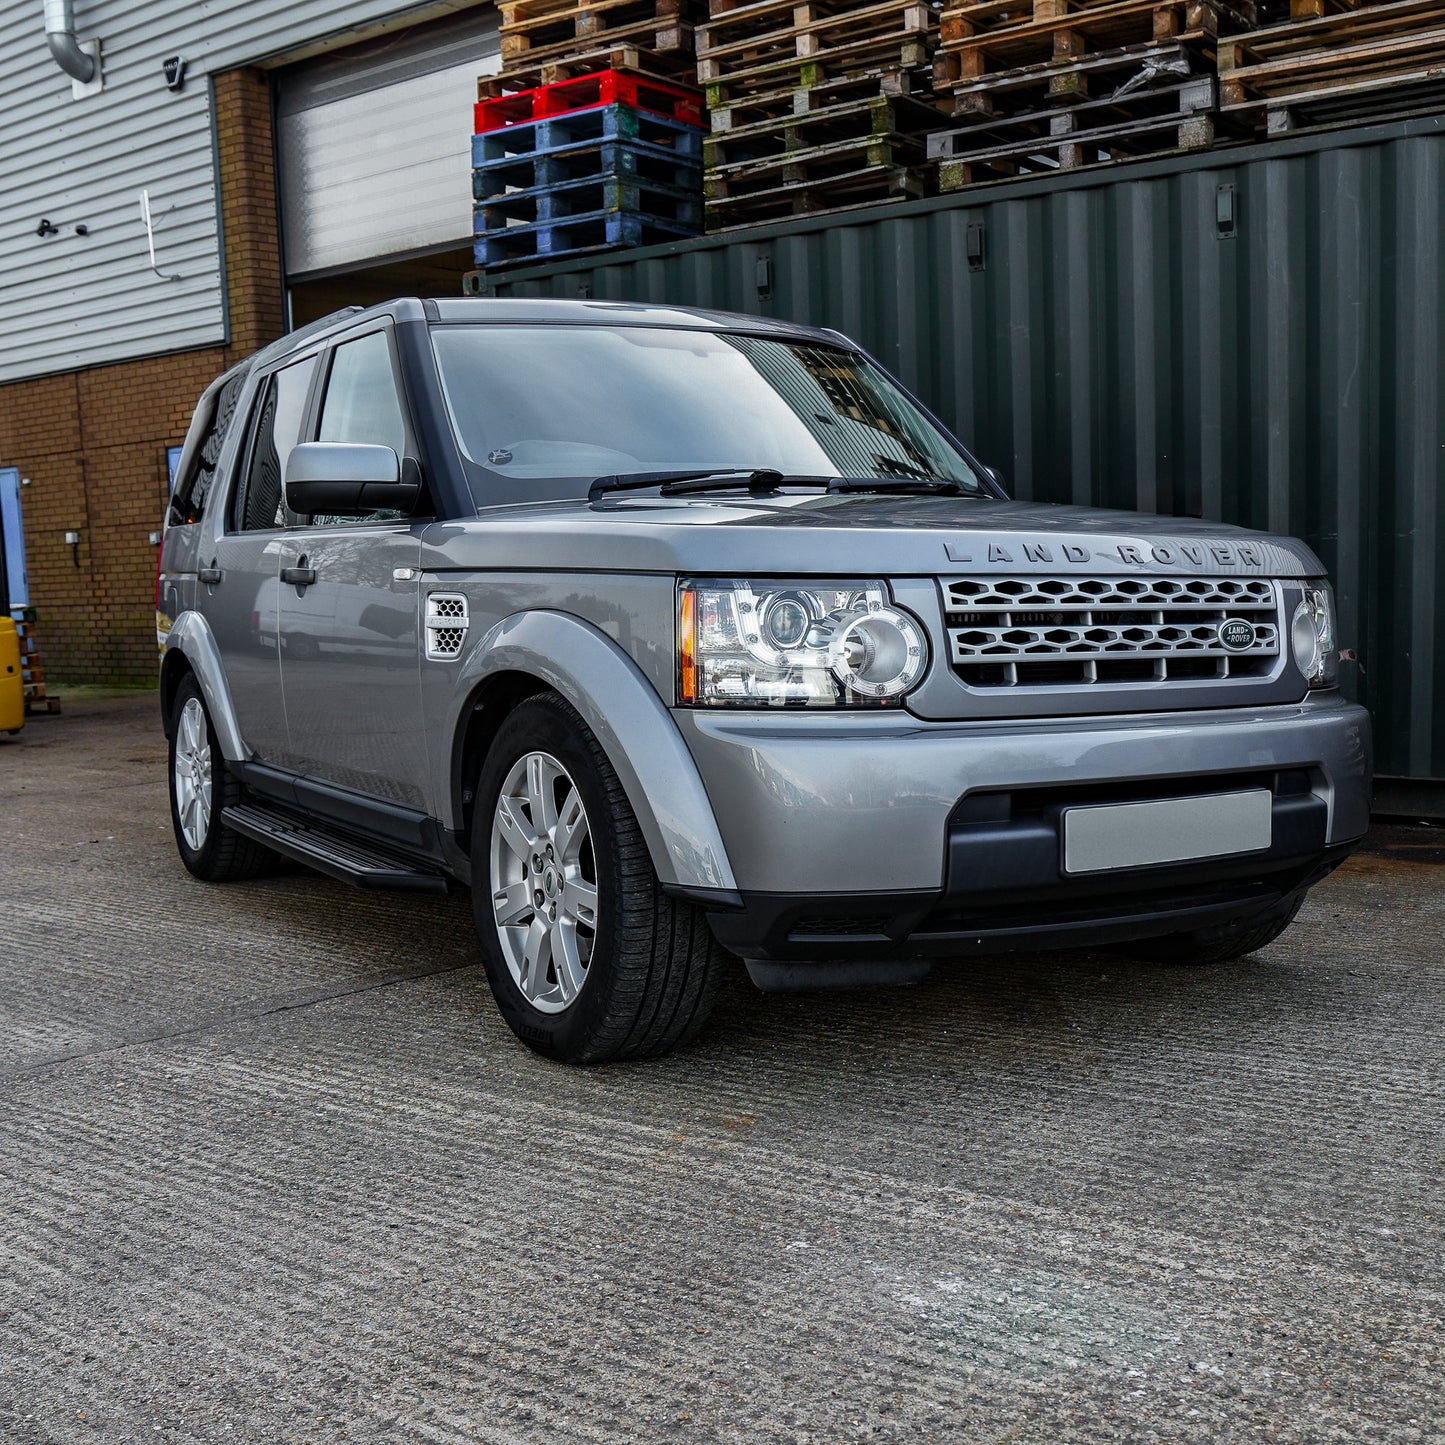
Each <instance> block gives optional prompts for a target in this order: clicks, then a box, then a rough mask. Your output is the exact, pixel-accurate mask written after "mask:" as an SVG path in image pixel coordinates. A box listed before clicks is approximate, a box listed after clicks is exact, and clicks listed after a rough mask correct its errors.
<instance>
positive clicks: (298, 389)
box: [196, 356, 316, 766]
mask: <svg viewBox="0 0 1445 1445" xmlns="http://www.w3.org/2000/svg"><path fill="white" fill-rule="evenodd" d="M315 370H316V357H315V356H311V357H307V358H305V359H304V360H301V361H297V362H293V363H292V364H291V365H289V366H285V367H282V368H280V369H279V370H277V371H274V372H272V373H271V374H270V375H268V376H265V377H263V378H262V379H261V381H260V384H259V385H258V387H257V389H256V392H255V400H254V404H253V406H252V409H251V414H250V417H249V424H248V430H247V432H246V435H245V439H244V444H243V447H242V449H241V451H240V453H239V454H238V456H239V461H238V465H237V467H236V482H235V485H234V486H233V487H232V489H231V492H230V495H229V496H228V497H227V499H226V510H225V513H224V516H223V518H222V520H221V526H220V528H219V531H218V533H216V534H213V541H212V545H211V547H210V548H209V549H203V554H202V555H201V556H200V557H198V558H197V562H198V564H199V565H198V568H197V585H196V594H197V596H196V605H197V608H198V609H199V610H200V612H201V613H202V614H203V615H204V617H205V619H206V621H207V622H208V623H209V624H210V628H211V632H212V634H213V635H214V637H215V639H216V645H217V647H218V648H219V649H220V653H221V661H222V663H223V664H224V667H225V672H226V680H227V683H228V684H229V686H230V690H231V701H232V705H233V706H234V708H235V712H236V721H237V723H238V724H239V726H240V730H241V737H242V739H243V741H244V742H245V743H246V745H247V746H248V747H249V748H250V749H251V750H252V751H253V752H254V753H255V754H256V756H257V757H258V758H260V759H262V760H264V761H266V762H271V763H276V764H278V765H281V766H285V764H286V762H287V732H286V713H285V710H284V707H283V704H282V697H281V664H280V659H279V657H278V655H277V653H278V648H277V622H278V614H277V571H278V569H279V567H280V565H281V557H282V550H283V549H282V540H281V539H282V536H283V524H284V522H285V517H284V514H283V511H282V504H281V475H282V469H283V468H284V466H285V464H286V458H287V456H288V455H289V454H290V451H291V448H292V447H293V446H295V445H296V442H297V439H298V437H299V436H300V434H301V428H302V426H303V424H304V421H305V418H306V409H307V398H308V393H309V391H310V388H311V382H312V378H313V377H314V375H315ZM207 550H208V551H209V552H210V555H209V556H206V555H204V551H207Z"/></svg>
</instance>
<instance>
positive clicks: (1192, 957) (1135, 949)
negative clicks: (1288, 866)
mask: <svg viewBox="0 0 1445 1445" xmlns="http://www.w3.org/2000/svg"><path fill="white" fill-rule="evenodd" d="M1304 901H1305V896H1304V894H1303V893H1297V894H1295V896H1294V897H1293V898H1289V899H1286V900H1285V902H1284V903H1282V904H1281V905H1280V906H1279V907H1278V908H1276V909H1273V910H1272V911H1271V912H1269V913H1267V914H1266V915H1265V916H1264V917H1263V918H1252V919H1250V920H1249V921H1248V922H1246V923H1230V924H1225V925H1223V926H1222V927H1219V928H1200V929H1196V930H1195V931H1194V932H1192V933H1166V934H1165V935H1164V936H1163V937H1162V938H1142V939H1140V940H1139V941H1138V942H1137V943H1130V944H1125V945H1124V946H1122V947H1121V948H1120V950H1119V951H1120V952H1121V953H1126V954H1128V955H1129V957H1131V958H1142V959H1144V960H1145V961H1146V962H1148V963H1186V964H1201V963H1229V962H1231V961H1232V960H1234V959H1236V958H1243V957H1245V955H1246V954H1250V953H1258V952H1259V950H1260V949H1261V948H1264V947H1266V946H1267V945H1268V944H1271V943H1273V942H1274V941H1275V939H1276V938H1278V937H1279V936H1280V934H1281V933H1283V932H1284V931H1285V929H1286V928H1288V927H1289V926H1290V924H1291V923H1293V922H1294V917H1295V914H1296V913H1298V912H1299V911H1300V905H1301V904H1303V903H1304Z"/></svg>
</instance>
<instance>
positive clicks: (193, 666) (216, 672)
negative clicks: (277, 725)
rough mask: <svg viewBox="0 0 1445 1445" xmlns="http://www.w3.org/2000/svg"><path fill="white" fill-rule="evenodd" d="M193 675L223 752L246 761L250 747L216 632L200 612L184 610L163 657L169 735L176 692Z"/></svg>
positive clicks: (164, 721)
mask: <svg viewBox="0 0 1445 1445" xmlns="http://www.w3.org/2000/svg"><path fill="white" fill-rule="evenodd" d="M192 675H194V677H195V679H196V685H197V686H198V687H199V688H200V689H201V697H202V698H203V699H204V700H205V704H206V711H207V712H208V713H210V715H211V726H212V727H213V728H214V729H215V731H216V741H217V742H218V743H219V744H220V748H221V755H222V756H223V757H224V758H226V759H227V761H229V762H233V763H239V762H244V761H245V760H246V758H247V751H246V747H245V744H244V743H243V741H242V739H241V730H240V728H239V726H238V725H237V723H236V710H235V707H234V706H233V705H232V702H231V689H230V688H229V687H228V686H227V684H226V671H225V668H224V667H223V666H222V664H221V654H220V650H219V649H218V648H217V646H216V639H215V636H214V634H213V633H212V632H211V629H210V627H209V626H208V625H207V623H206V619H205V618H204V617H202V616H201V614H200V613H199V612H183V613H182V614H181V615H180V616H179V617H178V618H177V619H176V620H175V622H174V623H173V624H172V626H171V630H170V634H169V636H168V637H167V638H166V649H165V653H164V655H163V656H162V658H161V677H160V700H161V724H162V726H163V727H164V728H165V731H166V735H167V736H169V735H170V732H171V729H172V728H173V727H174V726H175V716H174V707H175V700H176V692H177V690H178V689H179V688H180V685H181V683H182V681H184V679H185V678H186V677H188V676H192Z"/></svg>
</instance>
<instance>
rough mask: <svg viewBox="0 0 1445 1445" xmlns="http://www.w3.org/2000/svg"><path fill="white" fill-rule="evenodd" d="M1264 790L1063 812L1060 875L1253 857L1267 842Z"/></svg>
mask: <svg viewBox="0 0 1445 1445" xmlns="http://www.w3.org/2000/svg"><path fill="white" fill-rule="evenodd" d="M1272 802H1273V797H1272V795H1271V794H1270V792H1269V790H1268V789H1267V788H1251V789H1249V790H1248V791H1247V792H1242V793H1212V794H1210V795H1209V796H1207V797H1203V798H1161V799H1159V800H1157V801H1155V802H1149V803H1109V804H1104V805H1101V806H1099V807H1091V808H1066V809H1065V810H1064V872H1065V873H1099V872H1102V871H1103V870H1104V869H1106V868H1144V867H1147V866H1148V865H1150V864H1155V863H1184V862H1187V861H1189V860H1190V859H1191V858H1219V857H1226V856H1228V855H1229V854H1231V853H1257V852H1259V851H1261V850H1262V849H1265V848H1268V847H1269V845H1270V840H1271V827H1270V824H1271V821H1272V819H1271V804H1272Z"/></svg>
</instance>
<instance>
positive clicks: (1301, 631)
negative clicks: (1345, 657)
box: [1289, 582, 1339, 687]
mask: <svg viewBox="0 0 1445 1445" xmlns="http://www.w3.org/2000/svg"><path fill="white" fill-rule="evenodd" d="M1289 641H1290V647H1291V648H1292V650H1293V651H1294V660H1295V665H1296V666H1297V667H1298V668H1299V670H1300V671H1301V672H1302V673H1304V675H1305V678H1306V680H1307V681H1308V682H1309V685H1310V686H1311V687H1333V686H1334V685H1335V681H1336V678H1337V677H1338V675H1339V654H1338V653H1337V652H1336V651H1335V599H1334V595H1333V594H1332V593H1331V591H1330V584H1329V583H1328V582H1306V583H1305V585H1304V596H1303V597H1302V598H1301V599H1300V604H1299V606H1298V607H1296V608H1295V610H1294V618H1293V620H1292V621H1291V622H1290V627H1289Z"/></svg>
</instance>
